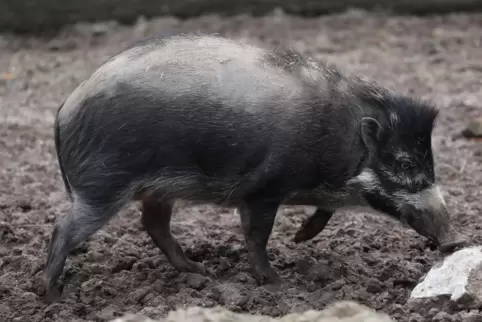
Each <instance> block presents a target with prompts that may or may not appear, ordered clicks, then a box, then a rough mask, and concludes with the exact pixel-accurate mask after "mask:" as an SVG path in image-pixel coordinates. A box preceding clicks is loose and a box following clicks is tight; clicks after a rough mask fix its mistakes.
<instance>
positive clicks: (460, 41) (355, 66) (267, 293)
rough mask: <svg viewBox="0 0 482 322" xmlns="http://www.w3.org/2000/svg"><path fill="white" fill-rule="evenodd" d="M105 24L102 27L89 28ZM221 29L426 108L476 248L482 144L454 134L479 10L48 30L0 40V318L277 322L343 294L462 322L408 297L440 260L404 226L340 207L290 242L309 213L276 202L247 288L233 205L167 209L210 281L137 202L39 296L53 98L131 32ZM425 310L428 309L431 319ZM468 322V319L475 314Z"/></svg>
mask: <svg viewBox="0 0 482 322" xmlns="http://www.w3.org/2000/svg"><path fill="white" fill-rule="evenodd" d="M101 27H102V28H101ZM197 30H199V31H202V32H205V33H220V34H221V35H226V36H230V37H234V38H241V39H251V40H253V41H258V42H259V43H265V44H268V45H274V46H275V45H277V44H280V43H287V42H289V43H290V44H291V45H292V46H293V47H295V48H297V49H299V50H301V51H303V52H305V53H309V54H312V55H315V56H316V57H319V58H328V59H330V60H332V61H333V62H335V63H338V64H339V65H340V66H342V67H344V68H346V69H347V70H351V71H358V72H361V73H363V74H365V75H367V76H368V77H371V78H374V79H375V80H377V81H379V82H381V83H383V84H386V85H387V86H389V87H391V88H394V89H397V90H399V91H402V92H405V93H413V94H416V95H419V96H422V97H424V98H429V99H432V100H433V101H434V102H435V103H437V104H438V105H439V106H440V108H441V110H442V113H441V115H440V119H439V121H438V123H437V127H436V130H435V133H434V150H435V158H436V173H437V177H438V180H439V181H440V183H441V184H442V187H443V191H444V194H445V195H446V196H447V199H448V200H447V201H448V204H449V207H450V208H451V209H452V211H453V218H454V220H455V222H456V225H457V226H458V227H459V228H460V229H461V230H462V231H463V232H465V233H467V234H468V235H470V236H471V237H472V238H473V239H474V240H476V241H477V242H482V237H481V236H482V234H481V233H480V231H481V228H482V223H481V222H480V220H479V216H480V210H481V208H482V206H481V203H480V197H481V195H482V189H481V188H480V187H481V185H482V172H481V170H482V162H481V161H482V145H481V143H480V141H479V142H477V141H466V140H463V139H457V140H455V139H454V136H456V135H457V134H458V133H459V132H460V131H461V129H462V128H463V127H464V125H465V123H466V122H467V121H468V120H469V119H471V118H473V117H477V116H481V114H482V103H481V102H482V94H481V92H480V88H482V71H481V68H480V66H481V65H482V49H481V44H482V15H480V14H477V15H475V14H474V15H451V16H444V17H426V18H411V17H389V16H383V15H379V14H377V15H375V14H368V13H364V12H360V11H351V12H348V13H345V14H340V15H336V16H330V17H323V18H319V19H306V20H303V19H301V18H294V17H287V16H283V15H279V14H273V15H271V16H267V17H262V18H252V17H249V16H239V17H233V18H229V19H224V20H223V19H220V18H218V17H216V16H206V17H201V18H198V19H193V20H189V21H184V22H181V21H177V20H175V19H171V18H163V19H155V20H152V21H149V22H142V21H141V22H139V23H138V24H137V25H136V26H133V27H131V28H129V27H120V26H116V25H108V24H107V25H101V26H100V27H99V26H97V27H96V26H94V27H93V26H92V25H86V26H81V27H77V28H68V29H65V30H63V31H62V32H60V33H59V35H57V36H56V37H55V38H48V39H47V38H28V39H27V38H20V37H15V36H11V35H0V52H1V53H2V54H1V55H0V73H3V74H0V76H2V77H3V80H0V117H1V118H0V122H1V126H0V321H108V320H110V319H112V318H113V317H115V316H118V315H121V314H123V313H126V312H141V313H144V314H146V315H148V316H151V317H156V316H160V315H163V314H165V313H166V312H167V311H168V310H170V309H174V308H176V307H180V306H187V305H202V306H213V305H218V304H220V305H223V306H226V307H228V308H229V309H232V310H234V311H239V312H251V313H262V314H269V315H272V316H278V315H282V314H285V313H288V312H295V311H301V310H306V309H322V308H323V307H324V306H325V305H326V304H328V303H331V302H332V301H335V300H341V299H353V300H356V301H359V302H361V303H363V304H366V305H368V306H370V307H372V308H375V309H378V310H382V311H385V312H387V313H389V314H391V315H392V316H393V317H394V318H395V319H396V320H397V321H412V322H414V321H430V320H433V321H462V317H463V316H469V315H470V314H472V316H473V314H475V313H474V312H472V313H470V312H463V311H454V310H453V309H452V308H446V309H445V310H446V311H447V312H448V313H447V314H443V313H439V310H441V309H431V310H430V308H426V309H425V308H424V309H417V310H419V311H418V312H414V310H415V309H416V308H413V307H410V306H409V305H407V304H406V300H407V299H408V297H409V294H410V291H411V289H412V288H413V287H414V286H415V283H416V281H417V280H418V279H419V278H420V277H421V276H422V275H423V274H425V273H426V272H427V271H428V269H429V268H430V267H431V265H433V263H434V262H435V261H436V260H438V259H439V258H440V256H439V254H438V252H437V251H434V250H432V249H430V247H429V246H428V245H427V243H426V241H425V240H424V239H423V238H422V237H419V236H418V235H416V234H415V233H414V232H413V231H411V230H409V229H407V228H404V227H402V226H401V225H400V224H399V223H396V222H394V221H392V220H389V219H388V218H385V217H382V216H379V215H375V214H371V213H359V212H355V211H343V212H339V213H337V214H336V215H335V216H334V217H333V219H332V221H330V223H329V224H328V226H327V227H326V229H325V230H324V231H323V232H322V233H321V234H320V235H319V236H317V237H316V238H315V239H314V240H312V241H310V242H307V243H304V244H299V245H296V244H294V243H293V242H292V241H291V239H292V238H293V237H294V233H295V232H296V230H297V229H298V227H299V225H300V224H301V222H302V220H303V219H304V218H306V217H307V216H308V215H309V214H311V212H312V211H313V209H311V208H304V207H292V208H289V207H285V208H283V209H281V210H280V212H279V215H278V218H277V222H276V226H275V228H274V232H273V235H272V237H271V240H270V243H269V252H270V256H271V257H272V262H273V264H274V266H275V267H276V269H277V270H278V271H279V272H280V275H281V276H282V278H283V285H281V287H280V288H279V289H278V290H276V289H266V288H264V287H258V286H257V285H256V283H255V282H254V280H253V278H252V277H251V275H250V274H249V270H248V269H249V266H248V262H247V259H246V250H245V245H244V240H243V237H242V233H241V229H240V224H239V218H238V216H236V215H235V213H234V212H233V211H232V210H229V209H222V208H218V207H211V206H198V207H187V206H179V207H178V208H177V210H176V213H175V217H174V220H173V231H174V234H175V235H176V236H177V237H178V238H179V240H180V242H181V244H182V246H183V247H184V248H185V249H186V252H187V253H188V255H189V257H191V258H193V259H194V260H196V261H202V262H203V263H204V265H205V266H206V267H207V268H208V269H209V270H212V271H213V272H215V273H216V274H217V276H218V277H217V278H215V279H213V278H206V277H203V276H199V275H196V274H185V273H178V272H176V271H175V270H174V269H173V268H172V267H171V266H170V265H169V264H168V262H167V261H166V259H165V257H164V256H163V255H161V253H160V251H159V250H158V249H157V248H156V247H155V246H154V245H153V244H152V242H151V240H150V239H149V237H148V236H147V234H146V233H145V232H144V231H143V230H142V229H141V225H140V222H139V219H140V215H139V212H138V209H137V208H136V205H132V206H131V207H130V208H129V209H126V210H125V211H123V212H122V213H121V214H119V216H117V217H116V218H115V219H114V220H112V221H111V222H110V223H109V225H108V226H106V227H105V228H104V229H102V230H101V231H99V232H98V233H97V234H95V235H94V236H93V237H92V238H91V240H90V241H88V242H86V243H84V244H82V245H81V246H80V247H78V248H77V249H76V250H75V252H73V254H72V256H71V257H70V259H69V261H68V265H67V268H66V274H65V280H66V281H67V284H66V285H65V288H64V294H63V298H62V300H61V301H60V302H58V303H54V304H51V305H46V304H44V303H43V302H42V298H41V292H42V291H43V290H42V286H41V274H42V267H43V263H44V260H45V252H46V246H47V242H48V239H49V237H50V233H51V230H52V225H53V222H54V221H55V218H56V217H58V216H61V215H63V213H64V212H65V210H66V209H67V208H68V206H69V204H68V202H67V198H66V195H65V192H64V188H63V186H62V183H61V179H60V173H59V170H58V166H57V162H56V159H55V155H54V142H53V137H52V134H53V130H52V124H53V117H54V114H55V111H56V109H57V107H58V105H59V104H60V103H61V102H62V101H63V100H64V99H65V98H66V96H67V95H68V94H69V93H70V91H72V90H73V89H74V88H75V86H77V85H78V84H79V83H80V82H81V81H82V80H83V79H84V78H86V77H87V76H88V75H89V74H90V73H91V72H92V71H93V70H94V69H95V68H96V67H97V66H98V65H99V64H100V63H102V62H103V61H105V60H106V59H108V58H109V56H110V55H112V54H114V53H116V52H118V51H119V50H120V49H122V48H123V47H125V46H126V45H128V44H129V43H131V42H133V41H134V40H136V39H138V38H140V37H143V36H146V35H151V34H154V33H164V32H171V31H197ZM435 316H437V317H436V318H434V317H435ZM474 321H475V320H474Z"/></svg>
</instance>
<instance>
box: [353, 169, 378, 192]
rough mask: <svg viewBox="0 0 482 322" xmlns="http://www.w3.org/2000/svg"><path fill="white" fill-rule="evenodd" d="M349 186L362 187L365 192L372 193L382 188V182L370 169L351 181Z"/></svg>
mask: <svg viewBox="0 0 482 322" xmlns="http://www.w3.org/2000/svg"><path fill="white" fill-rule="evenodd" d="M348 185H361V186H362V189H363V190H366V191H372V190H375V189H376V188H379V187H380V181H379V180H378V178H377V176H376V175H375V173H374V172H373V171H372V170H370V169H364V170H363V171H362V172H361V173H360V174H359V175H357V176H356V177H354V178H352V179H350V180H349V181H348Z"/></svg>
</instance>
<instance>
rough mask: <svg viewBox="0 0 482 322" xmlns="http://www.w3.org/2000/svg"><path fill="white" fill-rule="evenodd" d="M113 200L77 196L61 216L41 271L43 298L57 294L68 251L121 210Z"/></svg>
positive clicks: (53, 298)
mask: <svg viewBox="0 0 482 322" xmlns="http://www.w3.org/2000/svg"><path fill="white" fill-rule="evenodd" d="M121 206H122V204H121V203H120V202H119V201H118V200H116V201H114V200H112V202H109V201H107V202H99V199H95V198H93V199H91V200H90V201H87V199H86V198H81V197H79V195H76V196H75V197H74V199H73V203H72V206H71V209H70V210H69V212H68V213H67V215H65V216H63V217H62V218H60V219H59V220H58V221H57V222H56V224H55V226H54V229H53V231H52V235H51V238H50V243H49V246H48V250H47V261H46V265H45V270H44V274H45V275H44V278H45V288H46V300H47V301H48V302H52V301H55V300H57V299H58V298H59V297H60V292H59V290H58V289H57V288H56V285H55V284H56V282H57V280H58V278H59V277H60V275H61V274H62V271H63V268H64V266H65V261H66V259H67V256H68V254H69V252H70V251H71V250H72V249H74V248H75V247H76V246H77V245H79V244H80V243H81V242H82V241H84V240H86V239H87V238H88V237H89V236H91V235H92V234H94V233H95V232H96V231H98V230H99V229H100V228H102V227H103V226H104V225H105V224H106V223H107V222H108V221H109V220H110V219H111V218H112V217H113V216H114V215H115V214H116V213H117V212H118V211H119V209H120V207H121Z"/></svg>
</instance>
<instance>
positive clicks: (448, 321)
mask: <svg viewBox="0 0 482 322" xmlns="http://www.w3.org/2000/svg"><path fill="white" fill-rule="evenodd" d="M432 321H433V322H452V321H453V319H452V316H451V315H450V314H448V313H447V312H438V313H437V315H435V317H434V318H433V320H432Z"/></svg>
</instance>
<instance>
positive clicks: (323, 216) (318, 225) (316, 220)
mask: <svg viewBox="0 0 482 322" xmlns="http://www.w3.org/2000/svg"><path fill="white" fill-rule="evenodd" d="M333 214H334V212H333V211H326V210H323V209H319V208H318V209H317V210H316V212H315V213H314V214H313V215H311V217H309V218H308V219H307V220H306V221H305V222H304V223H303V225H302V226H301V227H300V229H299V230H298V232H297V233H296V235H295V238H294V239H293V241H294V242H295V243H301V242H304V241H307V240H310V239H312V238H314V237H315V236H316V235H318V234H319V233H321V231H322V230H323V229H324V228H325V226H326V225H327V224H328V222H329V221H330V219H331V217H332V216H333Z"/></svg>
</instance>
